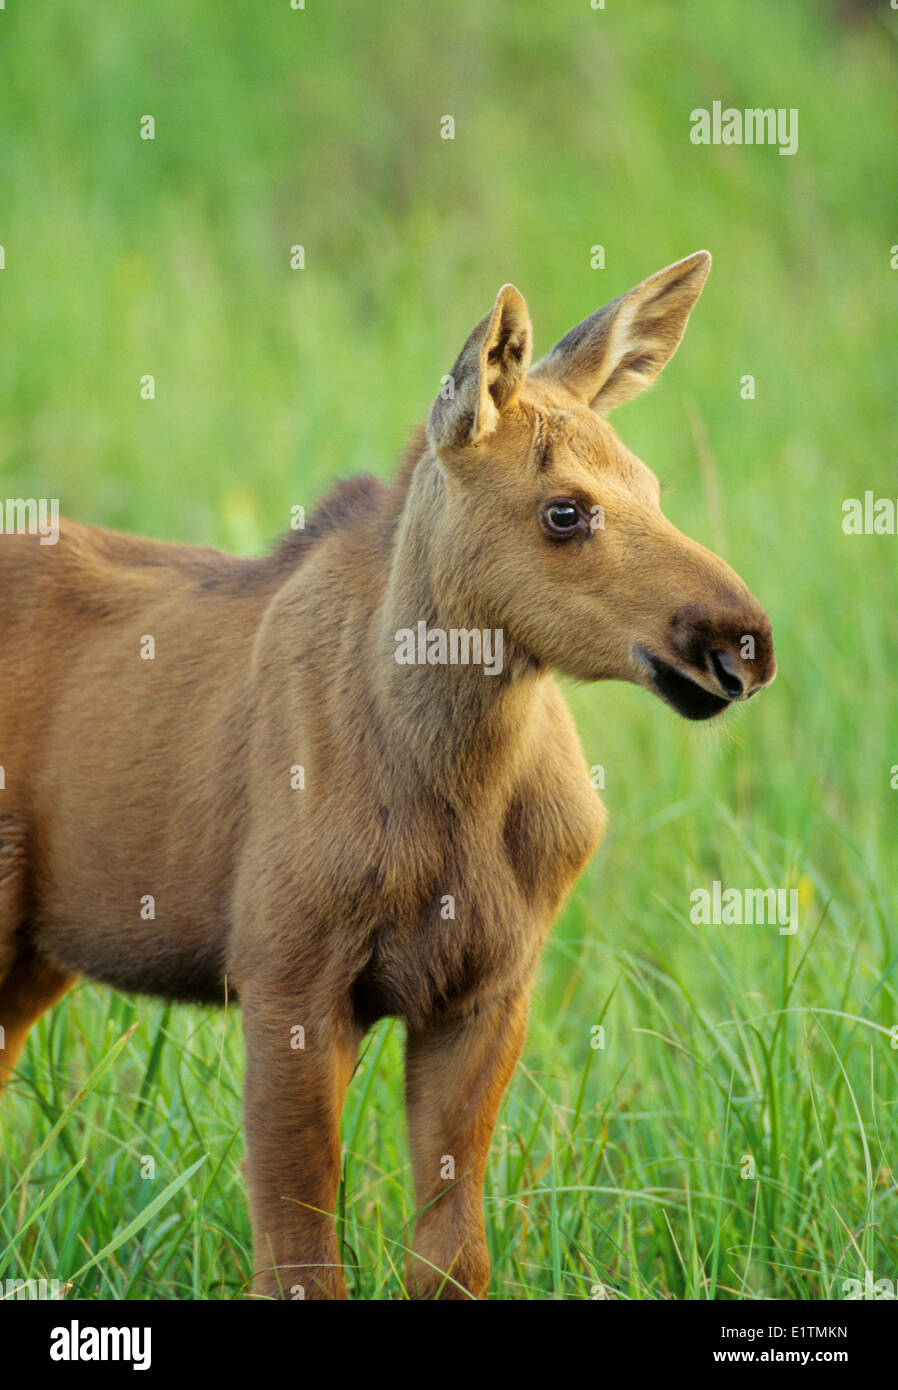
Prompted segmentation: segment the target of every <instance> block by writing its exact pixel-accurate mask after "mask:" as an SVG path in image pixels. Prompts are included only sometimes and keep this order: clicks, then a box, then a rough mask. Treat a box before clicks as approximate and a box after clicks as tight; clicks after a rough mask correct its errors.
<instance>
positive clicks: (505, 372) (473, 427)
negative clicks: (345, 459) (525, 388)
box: [427, 285, 533, 453]
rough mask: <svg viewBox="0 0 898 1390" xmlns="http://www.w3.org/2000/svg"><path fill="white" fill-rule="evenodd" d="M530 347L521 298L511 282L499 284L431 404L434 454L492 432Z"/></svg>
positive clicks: (527, 364)
mask: <svg viewBox="0 0 898 1390" xmlns="http://www.w3.org/2000/svg"><path fill="white" fill-rule="evenodd" d="M532 352H533V331H532V329H531V327H530V315H529V314H528V313H527V305H526V304H525V302H524V297H523V295H522V294H521V293H520V292H519V291H518V290H516V289H515V287H514V285H503V286H502V288H501V290H500V291H499V293H498V294H497V295H496V302H495V304H494V305H493V308H492V311H491V312H490V313H489V314H487V315H486V316H485V317H484V318H482V319H481V320H480V322H479V323H478V324H477V327H476V328H475V329H474V330H473V332H472V333H471V336H470V337H469V338H468V341H467V342H466V343H465V345H464V347H463V348H462V350H461V352H460V354H459V357H458V361H457V362H456V364H455V366H454V367H453V368H452V372H451V375H450V376H449V378H448V379H447V380H446V381H445V383H444V385H443V389H442V391H441V392H440V394H439V396H437V399H436V400H435V402H434V404H433V409H432V410H431V412H430V419H429V420H428V422H427V435H428V438H429V440H430V443H431V444H432V446H433V448H434V449H435V450H436V451H437V453H440V452H441V451H442V450H446V449H449V450H451V449H458V448H462V447H463V446H464V445H466V444H479V443H480V442H481V440H483V439H486V438H487V437H488V436H489V435H491V434H492V433H493V431H494V430H495V429H496V426H497V425H498V423H499V416H500V415H501V413H502V411H503V410H505V409H507V407H508V406H509V405H510V404H511V402H512V401H513V400H514V397H515V395H516V393H517V391H518V389H519V387H520V385H521V383H522V382H523V381H524V379H525V377H526V376H527V372H528V371H529V369H530V358H531V355H532Z"/></svg>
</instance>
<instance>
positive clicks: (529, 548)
mask: <svg viewBox="0 0 898 1390" xmlns="http://www.w3.org/2000/svg"><path fill="white" fill-rule="evenodd" d="M710 267H711V257H710V256H709V254H708V253H707V251H697V252H696V253H695V254H694V255H692V256H687V257H686V258H685V259H684V260H682V261H677V262H676V263H675V264H674V265H671V266H668V267H667V268H666V269H665V270H660V271H658V273H657V274H655V275H652V276H650V277H649V278H648V279H647V280H644V281H643V282H642V284H641V285H637V286H636V288H635V289H633V290H631V291H630V292H629V294H625V295H622V296H621V297H620V298H619V299H615V300H613V301H612V302H611V303H610V304H606V305H605V307H604V308H603V309H599V310H598V311H597V312H596V313H594V314H592V315H591V316H590V317H589V318H588V319H586V320H585V321H584V322H583V323H581V324H579V325H578V327H576V328H573V329H571V331H570V333H568V334H567V335H566V336H565V337H564V338H562V339H561V341H560V342H559V343H558V344H557V346H556V347H554V348H553V349H552V351H551V352H550V353H549V355H548V356H547V357H544V358H543V359H542V361H541V362H539V363H538V364H537V365H536V366H535V367H533V368H532V370H531V367H530V361H531V351H532V332H531V326H530V318H529V315H528V312H527V306H526V304H525V302H524V299H523V298H522V296H521V295H520V293H519V292H518V291H517V290H516V289H515V288H514V286H513V285H505V286H503V288H502V289H501V290H500V291H499V294H498V296H497V297H496V302H495V304H494V306H493V309H492V312H491V313H489V314H487V315H486V317H485V318H483V319H481V321H480V322H479V323H478V324H477V326H476V327H475V328H474V330H473V332H472V333H471V335H470V337H469V338H468V340H467V342H466V343H465V345H464V347H463V349H462V351H461V354H460V356H459V358H458V360H457V362H456V364H455V367H454V369H453V371H452V375H451V377H450V380H449V383H448V385H447V388H445V389H444V391H443V392H442V393H441V395H440V396H439V398H438V399H437V401H436V402H435V404H434V406H433V409H432V411H431V414H430V419H429V421H428V439H429V443H430V449H431V452H432V454H433V455H434V456H435V458H436V459H437V461H438V463H439V465H440V470H441V473H442V475H443V478H444V480H445V497H444V506H443V508H442V515H441V519H440V523H439V527H438V530H439V535H438V536H437V537H436V538H435V539H436V550H435V555H436V557H437V559H438V563H440V566H441V569H442V571H443V573H442V587H443V591H444V592H445V591H446V588H447V587H449V586H451V585H452V584H454V585H455V588H456V591H457V594H458V598H459V601H460V603H461V604H462V605H463V606H464V607H465V608H467V610H468V611H469V612H470V611H471V610H472V608H473V609H476V610H477V611H479V614H480V615H481V617H482V620H483V621H484V623H485V625H488V626H492V627H501V628H503V629H504V632H505V635H506V640H507V641H508V642H511V643H514V644H515V645H516V646H517V648H518V649H519V650H521V651H523V652H525V653H527V654H528V655H529V656H530V657H531V658H532V659H533V660H534V661H536V662H538V663H539V664H541V665H546V666H552V667H555V668H557V669H558V670H560V671H563V672H566V673H568V674H569V675H572V676H575V677H578V678H580V679H582V680H601V679H616V680H627V681H632V682H634V683H635V684H637V685H641V686H645V687H647V688H649V689H651V690H654V691H655V693H656V694H657V695H659V696H660V697H661V698H662V699H663V700H666V701H667V703H668V704H670V705H672V706H673V708H674V709H675V710H677V712H678V713H679V714H681V715H684V716H685V717H686V718H687V719H708V718H710V717H711V716H713V715H716V714H719V713H720V712H721V711H722V710H724V709H726V708H727V707H728V705H730V704H731V703H733V701H735V700H746V699H748V698H749V697H750V696H751V695H754V694H756V692H757V691H758V690H761V689H762V688H763V687H764V686H765V685H769V684H770V682H771V681H772V680H773V677H774V675H775V673H776V661H775V659H774V655H773V639H772V634H771V628H770V621H769V619H768V617H767V615H766V613H765V612H764V610H763V608H761V606H760V604H759V603H758V602H757V600H756V599H755V598H754V597H753V596H752V595H751V593H749V591H748V589H747V588H746V587H745V585H744V584H743V582H742V580H741V579H740V578H739V576H738V575H737V574H735V573H734V571H733V570H731V569H730V567H729V566H728V565H727V564H725V563H724V561H723V560H721V559H720V558H719V557H718V556H716V555H714V554H712V553H711V552H710V551H708V550H706V549H705V548H704V547H703V546H701V545H698V544H697V543H696V542H695V541H692V540H690V539H689V538H688V537H686V536H684V535H683V534H682V533H681V532H680V531H678V530H677V529H676V527H674V526H672V525H671V523H670V522H669V521H668V520H667V519H666V518H665V517H664V515H663V514H662V512H661V508H660V505H659V496H660V488H659V485H658V480H657V479H656V477H655V475H654V474H653V473H652V471H651V470H650V469H649V468H647V467H646V465H645V464H644V463H642V462H641V461H640V460H639V459H638V458H636V457H635V455H634V454H631V453H630V451H629V450H628V449H627V448H626V447H625V446H624V445H623V444H622V443H621V441H620V440H619V439H618V437H617V435H616V433H615V432H614V430H613V429H612V428H611V426H610V425H608V424H607V423H606V422H605V420H604V419H603V418H602V417H603V416H604V414H605V412H607V411H609V410H611V409H612V408H613V407H614V406H616V405H620V404H621V403H622V402H623V401H626V400H629V399H630V397H631V396H634V395H636V394H637V392H639V391H642V390H643V389H644V388H645V387H646V386H648V385H649V384H650V383H651V382H652V381H654V379H655V377H656V376H657V375H658V373H659V372H660V371H661V369H662V367H663V366H664V365H665V363H667V362H668V361H669V360H670V358H671V357H672V356H673V354H674V352H675V351H676V348H677V346H678V344H679V342H680V339H681V338H682V336H683V332H684V330H685V327H686V321H687V319H688V317H689V314H690V312H691V310H692V307H693V305H694V304H695V302H696V300H697V299H698V296H699V294H700V293H701V290H702V287H703V285H704V283H705V280H706V279H707V276H708V271H709V270H710Z"/></svg>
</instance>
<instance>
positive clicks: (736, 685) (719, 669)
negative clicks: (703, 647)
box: [711, 652, 745, 700]
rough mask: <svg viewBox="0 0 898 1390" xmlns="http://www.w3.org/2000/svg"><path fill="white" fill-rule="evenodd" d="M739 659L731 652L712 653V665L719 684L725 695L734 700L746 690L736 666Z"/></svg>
mask: <svg viewBox="0 0 898 1390" xmlns="http://www.w3.org/2000/svg"><path fill="white" fill-rule="evenodd" d="M736 661H737V658H736V657H733V656H731V655H730V653H729V652H712V653H711V665H712V667H713V668H714V674H715V676H716V677H717V681H718V684H719V685H720V688H721V690H722V691H723V692H724V694H725V695H728V696H729V697H730V699H731V700H734V699H735V698H736V696H737V695H741V694H742V691H743V689H744V688H745V683H744V681H743V679H742V676H741V674H740V672H739V669H738V667H737V665H736Z"/></svg>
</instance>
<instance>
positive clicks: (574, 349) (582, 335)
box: [533, 251, 711, 414]
mask: <svg viewBox="0 0 898 1390" xmlns="http://www.w3.org/2000/svg"><path fill="white" fill-rule="evenodd" d="M710 269H711V257H710V255H709V253H708V252H707V251H696V252H695V253H694V254H693V255H691V256H686V258H685V259H684V260H682V261H675V262H674V264H673V265H669V266H667V268H666V269H665V270H659V271H658V272H657V273H656V274H655V275H650V276H649V278H648V279H647V280H643V282H642V284H641V285H637V286H636V288H635V289H633V290H630V292H629V294H624V295H621V297H620V299H613V300H612V301H611V303H610V304H606V305H605V307H604V309H598V310H596V312H595V313H594V314H591V315H590V317H589V318H588V319H584V320H583V322H582V323H581V324H579V325H578V326H577V327H576V328H572V329H571V331H570V333H568V334H566V335H565V337H563V338H562V340H561V342H560V343H557V344H556V346H555V347H554V348H553V349H552V351H551V352H550V353H549V355H548V357H544V358H543V359H542V361H541V362H538V363H537V364H536V366H535V367H534V368H533V375H534V376H535V377H541V378H543V379H548V380H552V381H558V382H562V383H563V384H564V385H565V386H568V387H570V389H571V390H572V391H575V392H576V393H577V395H579V396H581V397H582V398H583V399H584V400H585V401H588V402H589V404H590V405H591V406H592V408H593V410H596V411H598V412H599V413H600V414H601V413H603V412H604V411H606V410H611V409H612V408H613V407H614V406H616V405H621V404H622V402H623V401H628V400H629V399H630V397H631V396H635V395H636V394H637V393H638V392H639V391H643V390H644V389H645V387H646V386H648V385H650V383H651V382H653V381H654V379H655V377H656V376H657V375H658V373H659V372H660V371H661V368H662V367H664V366H665V365H666V364H667V363H668V362H669V361H670V359H671V357H673V355H674V353H675V352H676V350H677V347H678V346H679V343H680V339H681V338H682V336H683V333H684V331H685V329H686V321H687V319H688V318H689V315H690V313H691V312H692V307H693V305H694V304H695V301H696V300H697V299H698V297H699V295H700V294H701V292H702V289H703V287H704V284H705V281H706V280H707V278H708V272H709V270H710Z"/></svg>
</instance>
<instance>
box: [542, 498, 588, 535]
mask: <svg viewBox="0 0 898 1390" xmlns="http://www.w3.org/2000/svg"><path fill="white" fill-rule="evenodd" d="M542 519H543V525H544V526H545V528H546V530H547V531H548V532H549V534H550V535H552V536H556V537H560V538H564V537H567V536H572V535H573V534H574V532H575V531H576V530H577V529H578V528H579V526H580V521H581V512H580V508H579V507H578V506H577V503H576V502H571V501H570V500H568V499H566V498H561V499H559V500H556V501H554V502H546V503H545V505H544V506H543V508H542Z"/></svg>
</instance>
